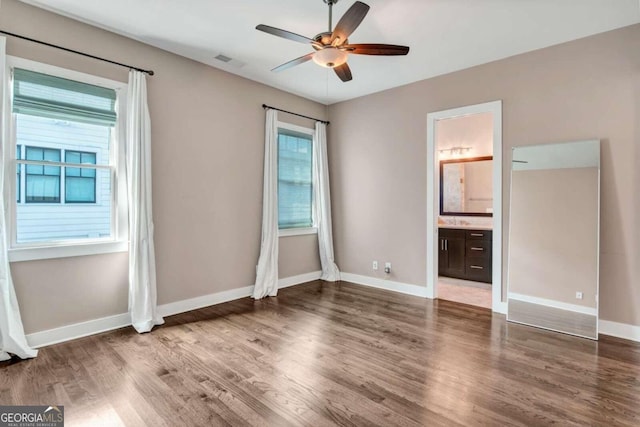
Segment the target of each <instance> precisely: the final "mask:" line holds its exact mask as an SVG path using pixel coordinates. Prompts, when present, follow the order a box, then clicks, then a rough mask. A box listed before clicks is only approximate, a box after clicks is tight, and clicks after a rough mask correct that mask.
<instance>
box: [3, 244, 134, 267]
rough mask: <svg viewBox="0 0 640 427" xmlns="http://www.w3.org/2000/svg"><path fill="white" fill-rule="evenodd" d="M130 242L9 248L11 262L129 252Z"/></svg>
mask: <svg viewBox="0 0 640 427" xmlns="http://www.w3.org/2000/svg"><path fill="white" fill-rule="evenodd" d="M128 250H129V242H127V241H124V242H91V243H82V244H70V245H60V246H38V247H34V246H32V247H29V248H15V249H9V262H20V261H34V260H38V259H52V258H68V257H77V256H86V255H100V254H111V253H117V252H127V251H128Z"/></svg>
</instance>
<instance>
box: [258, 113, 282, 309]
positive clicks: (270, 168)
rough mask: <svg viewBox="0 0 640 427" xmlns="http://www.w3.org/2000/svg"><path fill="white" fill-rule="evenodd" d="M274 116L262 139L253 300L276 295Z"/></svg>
mask: <svg viewBox="0 0 640 427" xmlns="http://www.w3.org/2000/svg"><path fill="white" fill-rule="evenodd" d="M277 115H278V114H277V112H276V111H275V110H271V109H268V110H267V119H266V123H265V132H264V133H265V136H264V140H265V141H264V183H263V189H262V240H261V244H260V258H259V259H258V268H257V272H256V284H255V287H254V289H253V298H255V299H260V298H264V297H266V296H271V297H274V296H276V295H277V294H278V125H277Z"/></svg>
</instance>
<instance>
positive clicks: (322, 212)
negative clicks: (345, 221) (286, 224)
mask: <svg viewBox="0 0 640 427" xmlns="http://www.w3.org/2000/svg"><path fill="white" fill-rule="evenodd" d="M314 139H315V144H316V155H315V156H314V159H315V168H314V169H315V174H316V188H315V190H316V191H315V192H314V195H315V205H316V222H317V226H318V247H319V251H320V265H321V266H322V276H321V277H320V278H321V279H322V280H326V281H328V282H336V281H338V280H340V270H338V266H337V265H336V263H335V260H334V258H333V231H332V229H331V197H330V194H329V166H328V163H327V125H326V124H325V123H321V122H316V131H315V136H314Z"/></svg>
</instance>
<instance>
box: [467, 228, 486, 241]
mask: <svg viewBox="0 0 640 427" xmlns="http://www.w3.org/2000/svg"><path fill="white" fill-rule="evenodd" d="M466 233H467V235H466V238H467V240H491V235H492V231H491V230H466Z"/></svg>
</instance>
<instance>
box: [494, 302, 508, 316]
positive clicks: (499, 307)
mask: <svg viewBox="0 0 640 427" xmlns="http://www.w3.org/2000/svg"><path fill="white" fill-rule="evenodd" d="M492 304H493V306H492V307H491V310H492V311H493V312H494V313H500V314H507V302H506V301H500V302H499V303H498V304H496V303H495V302H493V303H492Z"/></svg>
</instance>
